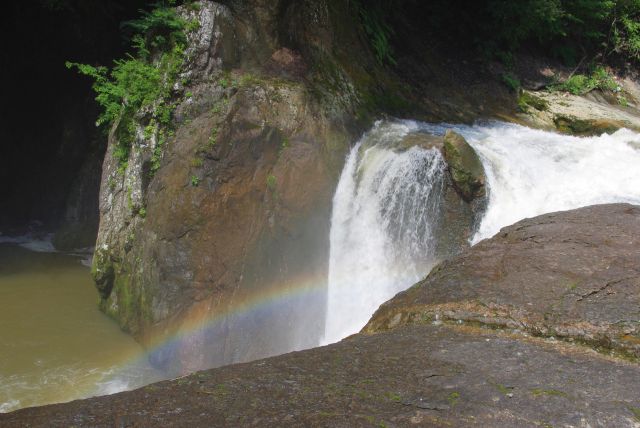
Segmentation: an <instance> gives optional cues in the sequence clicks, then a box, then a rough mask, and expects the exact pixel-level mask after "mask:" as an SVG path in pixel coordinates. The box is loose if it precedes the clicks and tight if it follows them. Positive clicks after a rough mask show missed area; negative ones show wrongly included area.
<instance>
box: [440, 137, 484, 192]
mask: <svg viewBox="0 0 640 428" xmlns="http://www.w3.org/2000/svg"><path fill="white" fill-rule="evenodd" d="M443 154H444V157H445V159H446V160H447V164H448V165H449V172H450V173H451V179H452V180H453V185H454V186H455V188H456V190H457V191H458V193H460V196H461V197H462V198H463V199H464V200H465V201H467V202H469V201H471V200H473V199H476V198H482V197H484V196H485V195H486V191H485V188H484V183H485V181H486V177H485V175H484V168H483V167H482V162H480V158H479V157H478V154H477V153H476V152H475V150H473V147H471V146H470V145H469V143H467V141H466V140H465V139H464V137H463V136H462V135H460V134H458V133H456V132H454V131H451V130H449V131H447V133H446V134H445V135H444V149H443Z"/></svg>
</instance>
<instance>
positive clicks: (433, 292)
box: [0, 204, 640, 427]
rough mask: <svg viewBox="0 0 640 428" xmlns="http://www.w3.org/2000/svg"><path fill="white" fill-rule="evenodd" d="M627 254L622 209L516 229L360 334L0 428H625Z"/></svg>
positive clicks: (631, 361)
mask: <svg viewBox="0 0 640 428" xmlns="http://www.w3.org/2000/svg"><path fill="white" fill-rule="evenodd" d="M639 244H640V207H635V206H631V205H623V204H618V205H602V206H594V207H587V208H582V209H579V210H575V211H568V212H562V213H554V214H548V215H544V216H540V217H537V218H534V219H529V220H524V221H521V222H519V223H517V224H515V225H513V226H510V227H508V228H505V229H503V230H502V231H501V232H500V233H499V234H498V235H497V236H495V237H494V238H492V239H489V240H486V241H483V242H481V243H480V244H478V245H476V246H475V247H472V248H471V249H469V250H467V251H466V252H464V253H463V254H462V255H460V256H459V257H457V258H455V259H453V260H451V261H450V262H445V263H443V264H442V265H441V266H440V267H439V268H436V269H435V270H434V272H432V274H430V275H429V277H428V278H427V279H426V280H425V281H423V282H421V283H419V284H417V285H416V286H414V287H413V288H412V289H410V290H408V291H406V292H404V293H400V294H399V295H398V296H396V297H395V298H394V299H392V300H391V301H390V302H388V303H387V304H385V305H383V306H382V307H381V308H380V310H379V311H378V313H377V314H376V315H375V316H374V318H373V319H372V320H371V322H370V323H369V325H368V326H367V327H366V329H365V330H366V331H367V333H361V334H357V335H354V336H352V337H350V338H348V339H346V340H344V341H342V342H340V343H337V344H334V345H330V346H326V347H322V348H316V349H312V350H308V351H303V352H296V353H291V354H287V355H282V356H279V357H274V358H269V359H266V360H261V361H255V362H252V363H246V364H238V365H233V366H227V367H222V368H218V369H213V370H209V371H204V372H199V373H195V374H192V375H190V376H187V377H182V378H179V379H176V380H173V381H166V382H161V383H158V384H154V385H149V386H147V387H145V388H141V389H139V390H136V391H131V392H124V393H120V394H115V395H111V396H106V397H98V398H92V399H88V400H80V401H75V402H72V403H67V404H58V405H52V406H44V407H39V408H31V409H23V410H19V411H17V412H13V413H10V414H7V415H0V426H1V427H5V426H6V427H20V426H31V427H34V426H65V427H66V426H77V427H83V426H91V427H103V426H104V427H110V426H118V427H120V426H126V427H129V426H131V427H134V426H136V427H138V426H192V427H196V426H234V427H235V426H332V427H333V426H338V427H346V426H349V427H351V426H377V427H380V426H386V427H393V426H453V427H467V426H479V427H486V426H491V427H496V426H498V427H513V426H518V427H534V426H538V427H543V426H585V427H586V426H615V427H637V426H640V365H639V364H638V347H637V345H638V343H639V342H640V340H639V339H638V338H639V335H638V324H639V319H640V313H639V312H638V311H639V309H640V302H639V298H640V273H639V272H638V266H640V263H639V262H640V245H639ZM530 333H535V334H530ZM536 336H537V337H536ZM559 339H560V340H559Z"/></svg>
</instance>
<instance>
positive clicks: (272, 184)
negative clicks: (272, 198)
mask: <svg viewBox="0 0 640 428" xmlns="http://www.w3.org/2000/svg"><path fill="white" fill-rule="evenodd" d="M277 184H278V182H277V180H276V177H275V175H269V176H268V177H267V187H268V188H269V190H271V191H275V189H276V185H277Z"/></svg>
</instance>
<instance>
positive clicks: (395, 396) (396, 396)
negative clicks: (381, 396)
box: [387, 392, 402, 403]
mask: <svg viewBox="0 0 640 428" xmlns="http://www.w3.org/2000/svg"><path fill="white" fill-rule="evenodd" d="M387 398H388V399H389V400H391V401H393V402H395V403H399V402H400V401H402V397H401V396H400V394H396V393H395V392H387Z"/></svg>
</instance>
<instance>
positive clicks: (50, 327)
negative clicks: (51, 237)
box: [0, 242, 158, 412]
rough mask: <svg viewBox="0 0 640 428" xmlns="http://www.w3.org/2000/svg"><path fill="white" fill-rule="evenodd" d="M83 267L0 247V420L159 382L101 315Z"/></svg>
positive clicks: (68, 258)
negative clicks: (41, 407) (12, 413)
mask: <svg viewBox="0 0 640 428" xmlns="http://www.w3.org/2000/svg"><path fill="white" fill-rule="evenodd" d="M23 245H24V246H27V247H29V246H30V245H32V246H34V244H33V243H30V242H27V243H24V244H23ZM35 249H49V246H47V245H44V246H43V245H37V244H36V245H35ZM81 261H82V259H81V257H78V256H72V255H65V254H58V253H52V252H36V251H32V250H30V249H27V248H23V247H21V246H18V245H15V244H6V243H5V244H0V412H7V411H11V410H14V409H17V408H22V407H29V406H36V405H42V404H47V403H54V402H63V401H69V400H73V399H76V398H84V397H87V396H92V395H101V394H107V393H112V392H116V391H119V390H123V389H127V388H130V387H133V386H136V385H139V384H142V383H146V382H148V381H150V380H152V379H154V378H157V377H158V376H157V374H156V373H154V372H153V370H152V369H151V368H150V367H148V366H147V365H146V363H145V360H144V358H142V359H141V358H139V357H140V356H141V355H142V354H143V352H142V349H141V347H140V345H138V344H137V343H136V342H135V341H134V340H133V339H132V338H131V337H130V336H129V335H127V334H125V333H123V332H121V331H120V329H119V328H118V326H117V324H116V323H114V322H113V321H112V320H110V319H108V318H107V317H106V316H105V315H104V314H102V313H101V312H100V311H99V310H98V307H97V300H98V296H97V293H96V290H95V288H94V287H93V284H92V281H91V277H90V275H89V268H88V267H86V266H83V264H81Z"/></svg>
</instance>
